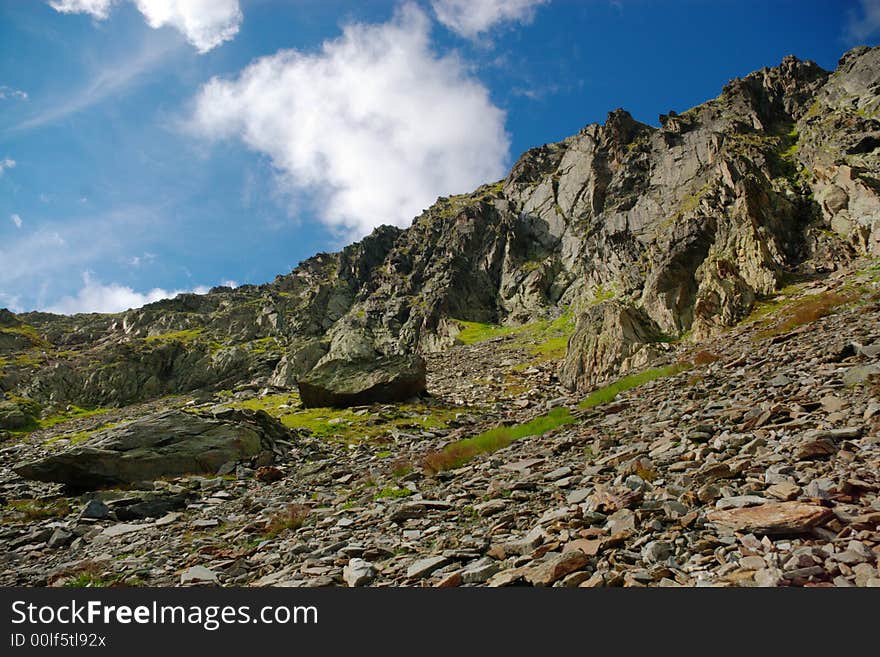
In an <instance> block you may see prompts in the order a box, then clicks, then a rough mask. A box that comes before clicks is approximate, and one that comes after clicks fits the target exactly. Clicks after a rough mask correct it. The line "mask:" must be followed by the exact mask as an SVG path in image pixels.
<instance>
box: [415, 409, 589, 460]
mask: <svg viewBox="0 0 880 657" xmlns="http://www.w3.org/2000/svg"><path fill="white" fill-rule="evenodd" d="M574 421H575V418H574V417H573V416H572V414H571V412H570V411H569V410H568V409H567V408H554V409H553V410H552V411H550V412H549V413H547V414H546V415H541V416H539V417H536V418H534V419H533V420H530V421H529V422H526V423H524V424H517V425H514V426H510V427H495V428H494V429H489V430H488V431H484V432H483V433H481V434H479V435H476V436H474V437H472V438H465V439H464V440H459V441H457V442H454V443H451V444H449V445H447V446H446V447H444V448H443V449H441V450H439V451H436V452H432V453H430V454H428V455H427V456H425V458H424V460H423V462H422V464H423V466H424V467H425V469H427V470H429V471H430V472H441V471H443V470H453V469H455V468H459V467H461V466H462V465H464V464H465V463H467V462H468V461H470V460H471V459H472V458H474V457H475V456H477V455H478V454H489V453H491V452H495V451H497V450H499V449H503V448H505V447H507V446H508V445H510V444H511V443H513V442H514V441H516V440H519V439H520V438H526V437H528V436H540V435H542V434H545V433H547V432H548V431H551V430H553V429H556V428H558V427H561V426H563V425H566V424H571V423H572V422H574Z"/></svg>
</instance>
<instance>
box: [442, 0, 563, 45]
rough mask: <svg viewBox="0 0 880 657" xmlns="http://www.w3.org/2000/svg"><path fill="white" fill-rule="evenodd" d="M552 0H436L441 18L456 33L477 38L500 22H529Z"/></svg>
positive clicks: (469, 37)
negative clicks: (539, 7) (540, 7)
mask: <svg viewBox="0 0 880 657" xmlns="http://www.w3.org/2000/svg"><path fill="white" fill-rule="evenodd" d="M549 1H550V0H432V2H431V6H432V7H433V8H434V13H435V14H436V15H437V20H438V21H440V22H441V23H443V24H444V25H445V26H446V27H448V28H449V29H450V30H452V31H453V32H455V33H456V34H458V35H460V36H463V37H465V38H468V39H474V38H476V37H477V36H479V35H480V33H482V32H486V31H488V30H490V29H491V28H492V27H494V26H495V25H497V24H498V23H504V22H519V23H529V22H531V20H532V18H533V17H534V15H535V8H536V7H537V6H538V5H543V4H546V3H547V2H549Z"/></svg>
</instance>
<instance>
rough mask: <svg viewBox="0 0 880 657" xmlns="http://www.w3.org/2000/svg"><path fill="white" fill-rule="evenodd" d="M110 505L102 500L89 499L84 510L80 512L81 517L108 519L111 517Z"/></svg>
mask: <svg viewBox="0 0 880 657" xmlns="http://www.w3.org/2000/svg"><path fill="white" fill-rule="evenodd" d="M110 516H111V513H110V507H108V506H107V505H106V504H104V502H103V501H101V500H89V502H88V504H86V505H85V507H84V508H83V510H82V511H81V512H80V514H79V517H80V518H90V519H92V520H107V519H108V518H110Z"/></svg>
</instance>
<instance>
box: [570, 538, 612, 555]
mask: <svg viewBox="0 0 880 657" xmlns="http://www.w3.org/2000/svg"><path fill="white" fill-rule="evenodd" d="M601 548H602V541H601V540H600V539H593V540H590V539H587V538H578V539H576V540H574V541H569V542H568V543H566V544H565V547H564V548H562V552H563V553H565V552H572V551H574V550H580V551H581V552H583V553H584V554H586V555H587V556H588V557H594V556H596V555H597V554H599V550H600V549H601Z"/></svg>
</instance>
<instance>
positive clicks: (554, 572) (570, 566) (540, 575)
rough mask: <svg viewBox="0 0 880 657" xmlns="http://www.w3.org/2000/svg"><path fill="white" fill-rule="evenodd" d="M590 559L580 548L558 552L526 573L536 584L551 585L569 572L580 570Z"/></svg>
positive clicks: (529, 579)
mask: <svg viewBox="0 0 880 657" xmlns="http://www.w3.org/2000/svg"><path fill="white" fill-rule="evenodd" d="M589 560H590V559H589V557H588V556H587V555H586V554H584V553H583V552H581V551H580V550H573V551H571V552H564V553H562V554H557V555H556V556H553V557H550V558H549V559H548V560H547V561H544V562H543V563H540V564H538V565H536V566H533V567H532V568H531V569H530V570H529V572H528V573H527V574H526V579H527V580H528V581H529V582H531V583H532V585H534V586H550V585H551V584H553V582H555V581H556V580H559V579H562V578H563V577H565V576H566V575H568V574H569V573H573V572H574V571H576V570H580V569H581V568H583V567H584V566H586V565H587V563H588V562H589Z"/></svg>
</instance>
